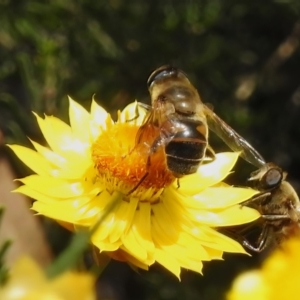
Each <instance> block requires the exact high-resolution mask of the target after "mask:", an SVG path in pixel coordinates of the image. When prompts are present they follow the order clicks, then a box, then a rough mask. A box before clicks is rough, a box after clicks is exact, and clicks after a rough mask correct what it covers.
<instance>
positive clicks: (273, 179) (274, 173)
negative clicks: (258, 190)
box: [261, 168, 283, 190]
mask: <svg viewBox="0 0 300 300" xmlns="http://www.w3.org/2000/svg"><path fill="white" fill-rule="evenodd" d="M282 180H283V173H282V170H281V169H280V168H271V169H270V170H268V171H267V172H266V173H265V174H264V176H263V177H262V179H261V185H262V186H263V187H264V188H265V189H266V190H267V189H272V188H275V187H277V186H278V185H279V184H281V181H282Z"/></svg>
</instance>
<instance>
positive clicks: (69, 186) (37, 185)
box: [19, 175, 98, 199]
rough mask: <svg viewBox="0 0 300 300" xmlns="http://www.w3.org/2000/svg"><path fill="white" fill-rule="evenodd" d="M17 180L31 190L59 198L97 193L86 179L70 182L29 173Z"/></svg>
mask: <svg viewBox="0 0 300 300" xmlns="http://www.w3.org/2000/svg"><path fill="white" fill-rule="evenodd" d="M19 181H20V182H22V183H24V184H25V185H26V186H27V187H28V188H30V189H32V190H35V191H38V192H40V193H43V194H45V195H48V196H49V197H54V198H59V199H63V198H71V197H76V196H81V195H83V194H89V195H91V196H95V195H96V194H97V193H98V191H97V190H95V189H93V183H92V182H87V181H86V182H84V181H81V182H72V181H65V180H63V179H60V178H54V177H46V176H43V177H42V176H39V175H30V176H27V177H25V178H22V179H19Z"/></svg>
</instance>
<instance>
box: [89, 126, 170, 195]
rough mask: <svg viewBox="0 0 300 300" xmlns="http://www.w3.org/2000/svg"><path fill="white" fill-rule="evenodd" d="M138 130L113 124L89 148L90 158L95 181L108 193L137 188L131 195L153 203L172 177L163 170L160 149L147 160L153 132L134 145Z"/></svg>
mask: <svg viewBox="0 0 300 300" xmlns="http://www.w3.org/2000/svg"><path fill="white" fill-rule="evenodd" d="M138 129H139V126H137V125H132V124H129V123H116V124H115V125H114V126H112V127H110V128H108V129H107V130H105V131H103V132H102V133H101V134H100V136H99V137H98V139H97V140H96V141H95V143H94V144H93V145H92V158H93V161H94V163H95V167H96V169H97V173H98V176H99V180H100V181H103V182H104V183H105V185H106V189H107V190H108V191H109V192H111V193H112V192H113V191H116V190H117V191H119V192H121V193H123V194H127V193H129V192H130V191H131V190H133V189H135V187H137V189H136V190H135V191H134V192H133V194H132V195H131V196H137V197H140V198H141V201H143V199H147V200H148V201H149V200H150V201H156V200H157V197H159V195H160V193H161V192H162V190H163V188H165V187H166V186H168V185H170V184H171V183H172V182H173V181H174V180H175V177H174V176H173V175H172V173H171V172H170V171H169V170H168V169H167V166H166V160H165V154H164V151H163V149H160V150H158V151H157V152H155V153H154V154H153V155H151V159H150V161H148V157H149V149H150V146H151V144H152V142H153V139H154V137H155V133H154V132H148V133H147V132H145V134H143V141H141V142H139V143H136V134H137V131H138ZM146 174H147V175H146ZM145 175H146V176H145ZM143 177H145V178H144V179H143V180H142V181H141V179H142V178H143ZM149 191H151V195H150V197H149ZM146 194H147V197H145V196H146Z"/></svg>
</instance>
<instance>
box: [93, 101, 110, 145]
mask: <svg viewBox="0 0 300 300" xmlns="http://www.w3.org/2000/svg"><path fill="white" fill-rule="evenodd" d="M107 124H111V125H112V124H113V121H112V119H111V117H110V115H109V114H108V113H107V112H106V110H105V109H104V108H102V107H101V106H100V105H98V104H97V103H96V101H95V100H94V99H93V101H92V105H91V122H90V134H91V141H92V142H93V141H95V140H96V139H97V138H98V137H99V135H100V134H101V133H102V132H103V131H104V130H105V129H106V128H107Z"/></svg>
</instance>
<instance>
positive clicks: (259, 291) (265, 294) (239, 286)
mask: <svg viewBox="0 0 300 300" xmlns="http://www.w3.org/2000/svg"><path fill="white" fill-rule="evenodd" d="M274 288H275V289H276V287H274ZM226 299H227V300H241V299H243V300H253V299H255V300H268V299H270V300H271V299H279V298H272V297H270V290H269V286H268V284H267V282H265V280H264V278H263V277H262V276H261V274H260V272H259V271H258V270H253V271H250V272H247V273H244V274H242V275H240V276H239V277H238V278H237V279H236V280H235V281H234V284H233V286H232V290H231V291H230V292H229V293H228V295H227V298H226ZM281 299H283V298H281ZM285 299H292V298H285Z"/></svg>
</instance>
